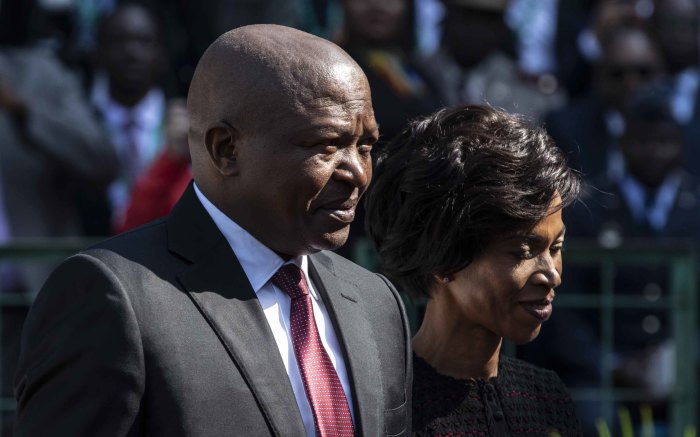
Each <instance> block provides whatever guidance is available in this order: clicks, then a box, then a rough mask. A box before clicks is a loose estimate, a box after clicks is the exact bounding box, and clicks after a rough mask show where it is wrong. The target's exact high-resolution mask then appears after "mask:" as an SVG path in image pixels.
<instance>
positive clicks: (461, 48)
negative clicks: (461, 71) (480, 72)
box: [442, 4, 511, 68]
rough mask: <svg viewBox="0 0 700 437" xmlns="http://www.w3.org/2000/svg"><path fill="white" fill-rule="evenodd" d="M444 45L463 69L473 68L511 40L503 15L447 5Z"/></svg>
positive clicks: (493, 11) (497, 12)
mask: <svg viewBox="0 0 700 437" xmlns="http://www.w3.org/2000/svg"><path fill="white" fill-rule="evenodd" d="M442 26H443V30H442V45H443V47H444V48H445V49H447V51H448V52H449V53H450V54H452V56H453V57H454V59H455V61H457V63H458V64H459V65H460V66H462V67H463V68H471V67H474V66H475V65H477V64H478V63H480V62H481V61H483V60H484V59H485V58H487V57H488V56H489V55H491V54H492V53H494V52H495V51H498V50H500V49H501V48H503V47H504V46H505V45H506V44H507V43H508V41H509V39H510V36H511V35H510V31H509V29H508V27H507V26H506V24H505V21H504V19H503V11H499V10H483V9H477V8H470V7H464V6H458V5H451V4H447V8H446V10H445V18H444V20H443V23H442Z"/></svg>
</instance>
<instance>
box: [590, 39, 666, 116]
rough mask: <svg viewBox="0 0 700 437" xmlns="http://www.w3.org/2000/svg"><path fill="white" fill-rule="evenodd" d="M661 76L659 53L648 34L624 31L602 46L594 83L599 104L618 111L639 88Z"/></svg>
mask: <svg viewBox="0 0 700 437" xmlns="http://www.w3.org/2000/svg"><path fill="white" fill-rule="evenodd" d="M663 74H664V64H663V61H662V58H661V53H660V52H659V50H658V47H657V46H656V45H655V44H654V42H653V41H652V40H651V38H650V37H649V36H648V34H646V33H645V32H644V31H642V30H639V29H624V30H620V31H617V32H616V33H615V34H614V35H612V36H611V37H610V38H609V39H608V40H607V41H606V43H605V45H604V46H603V56H602V58H601V60H600V63H599V64H598V66H597V71H596V75H597V78H596V79H597V86H598V91H599V93H600V95H601V97H602V99H603V101H604V102H605V103H606V104H607V105H609V106H611V107H613V108H617V109H622V108H623V107H624V105H625V102H627V101H628V100H629V98H630V97H632V96H633V95H635V93H636V92H637V91H638V90H639V88H640V87H641V86H643V85H645V84H647V83H649V82H652V81H655V80H658V79H659V78H661V76H662V75H663Z"/></svg>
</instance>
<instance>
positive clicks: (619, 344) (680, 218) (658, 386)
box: [525, 83, 700, 436]
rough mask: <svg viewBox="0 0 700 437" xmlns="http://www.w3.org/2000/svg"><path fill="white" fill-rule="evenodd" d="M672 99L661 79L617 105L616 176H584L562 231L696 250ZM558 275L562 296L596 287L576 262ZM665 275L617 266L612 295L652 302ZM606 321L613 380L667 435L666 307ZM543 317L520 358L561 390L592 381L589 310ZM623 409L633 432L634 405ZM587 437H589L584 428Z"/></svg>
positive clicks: (665, 287) (688, 179) (588, 415)
mask: <svg viewBox="0 0 700 437" xmlns="http://www.w3.org/2000/svg"><path fill="white" fill-rule="evenodd" d="M672 99H673V89H672V87H670V86H668V85H667V84H662V83H654V84H648V85H646V86H644V87H642V88H641V89H640V90H638V92H637V93H635V95H634V96H633V97H632V98H631V100H630V101H629V102H628V105H627V107H626V108H625V123H626V129H625V131H624V133H623V134H622V136H621V138H620V142H619V144H620V152H621V154H622V157H623V159H624V172H623V174H622V175H621V177H614V178H613V177H611V176H610V175H609V174H608V173H607V172H604V171H603V172H602V173H600V174H598V175H595V176H593V177H591V178H590V180H591V183H590V185H589V187H588V188H587V189H586V190H585V191H584V194H583V196H582V201H583V202H582V203H581V204H578V205H576V206H575V207H574V208H571V209H570V210H569V211H568V212H569V214H568V215H567V234H568V235H570V236H572V237H574V238H575V237H579V238H587V239H591V240H593V241H596V242H597V243H598V244H599V245H600V246H601V247H608V248H614V247H617V246H619V245H621V244H623V243H624V242H628V241H630V240H632V241H634V240H635V239H645V241H646V242H647V244H648V242H649V241H654V242H658V243H663V242H673V241H675V242H678V241H684V242H689V243H690V244H691V245H692V246H693V247H694V248H696V249H700V221H698V217H700V179H698V177H697V176H695V175H692V174H690V173H688V172H687V171H686V170H684V168H683V166H682V163H683V160H684V146H683V129H682V126H681V125H680V124H679V123H678V121H677V120H676V118H675V116H674V113H673V105H672ZM565 274H566V275H567V277H568V281H567V286H566V290H565V291H566V292H577V293H583V294H597V293H599V290H600V289H601V272H600V270H599V269H597V268H595V269H594V268H587V267H581V266H577V267H576V268H572V269H569V270H568V271H566V272H565ZM670 276H671V273H670V270H669V269H668V268H661V267H653V266H641V267H639V266H623V267H619V268H618V269H617V270H616V275H615V282H614V290H615V292H616V293H617V294H619V295H626V296H639V297H640V298H642V299H643V300H644V301H646V302H647V303H649V304H652V305H653V303H654V302H657V301H659V300H661V299H665V298H669V297H670V288H669V287H670ZM564 314H566V315H564ZM614 317H615V319H614V327H613V332H614V354H613V357H612V358H613V369H612V372H613V373H612V376H613V378H614V381H615V384H616V386H618V387H622V388H628V389H629V388H631V389H639V390H642V392H643V393H644V394H645V395H646V396H647V399H648V401H647V403H649V404H651V405H652V406H654V414H653V416H654V422H655V424H656V425H657V427H658V429H657V434H656V435H657V436H658V435H661V436H664V435H667V434H666V433H667V432H668V430H667V428H666V421H667V420H668V417H667V412H666V408H667V406H668V404H667V401H668V400H669V399H670V394H671V390H672V388H673V384H674V383H675V377H674V375H675V359H676V355H675V354H676V350H675V348H674V345H673V343H672V342H671V341H670V338H669V337H670V334H671V319H670V317H669V315H668V310H667V309H666V308H664V307H663V306H658V307H653V308H624V309H623V308H620V309H616V310H615V313H614ZM551 321H552V328H554V329H551V330H549V332H546V333H545V334H544V335H543V338H542V339H541V340H540V341H536V342H534V343H533V345H532V346H529V347H528V349H530V350H528V351H527V353H526V355H525V356H526V358H527V359H528V360H531V361H533V362H536V363H538V364H540V365H543V366H550V367H552V368H554V369H556V370H557V371H558V372H559V374H560V375H561V377H562V379H563V380H564V381H565V382H566V383H567V384H569V385H570V386H577V387H591V386H595V385H596V384H599V383H600V381H601V377H602V372H603V371H605V370H604V369H602V368H600V367H598V366H600V364H598V365H595V364H591V363H595V362H598V363H601V362H602V359H603V357H602V355H601V350H600V347H601V346H600V344H601V338H602V333H601V326H600V314H599V312H598V310H581V309H576V310H570V311H569V312H566V313H564V312H560V313H559V314H558V315H557V317H553V318H552V320H551ZM562 332H567V333H572V332H575V333H577V335H573V336H572V335H561V333H562ZM558 333H559V334H558ZM553 345H554V347H553ZM683 359H692V357H684V358H683ZM593 366H595V367H593ZM625 405H626V406H627V407H629V410H630V413H631V414H632V418H633V421H634V423H636V424H637V426H638V425H639V423H640V422H641V419H640V408H639V404H635V403H632V402H630V403H626V404H625ZM579 412H580V413H581V415H582V419H583V422H584V423H588V424H593V423H594V422H595V419H597V418H599V417H600V409H599V407H598V409H596V408H595V405H590V404H589V405H581V404H580V405H579ZM608 420H610V418H608ZM589 434H590V435H596V434H595V433H594V431H593V430H589Z"/></svg>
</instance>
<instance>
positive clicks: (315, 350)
mask: <svg viewBox="0 0 700 437" xmlns="http://www.w3.org/2000/svg"><path fill="white" fill-rule="evenodd" d="M272 283H273V284H275V285H276V286H277V287H279V288H280V289H281V290H282V291H284V292H285V293H287V294H288V295H289V297H291V298H292V308H291V315H290V324H291V329H292V345H293V346H294V355H296V357H297V364H298V365H299V373H301V379H302V381H303V382H304V389H305V390H306V397H307V398H308V400H309V403H310V404H311V410H312V411H313V414H314V423H315V424H316V435H318V436H320V437H326V436H354V435H355V432H354V427H353V423H352V416H351V415H350V408H349V407H348V400H347V398H346V397H345V392H344V391H343V386H342V385H341V384H340V379H338V374H337V373H336V372H335V368H334V367H333V363H332V362H331V359H330V357H329V356H328V353H327V352H326V349H325V348H324V347H323V344H322V343H321V337H320V336H319V335H318V328H317V327H316V320H315V319H314V312H313V306H312V305H311V296H309V289H308V287H307V285H306V278H305V277H304V272H303V271H302V270H301V269H300V268H299V267H297V266H296V265H294V264H285V265H283V266H282V267H280V269H279V270H278V271H277V273H275V275H274V276H273V277H272Z"/></svg>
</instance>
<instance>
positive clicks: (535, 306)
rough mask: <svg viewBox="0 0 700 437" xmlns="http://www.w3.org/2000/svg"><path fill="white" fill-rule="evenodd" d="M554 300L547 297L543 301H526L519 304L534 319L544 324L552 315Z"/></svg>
mask: <svg viewBox="0 0 700 437" xmlns="http://www.w3.org/2000/svg"><path fill="white" fill-rule="evenodd" d="M552 300H553V298H550V297H545V298H542V299H532V300H524V301H520V302H518V303H519V304H520V306H521V307H522V308H523V309H524V310H525V311H526V312H527V313H528V314H530V315H531V316H532V317H534V318H535V319H537V320H540V321H542V322H544V321H545V320H547V319H549V317H550V316H551V315H552Z"/></svg>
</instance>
